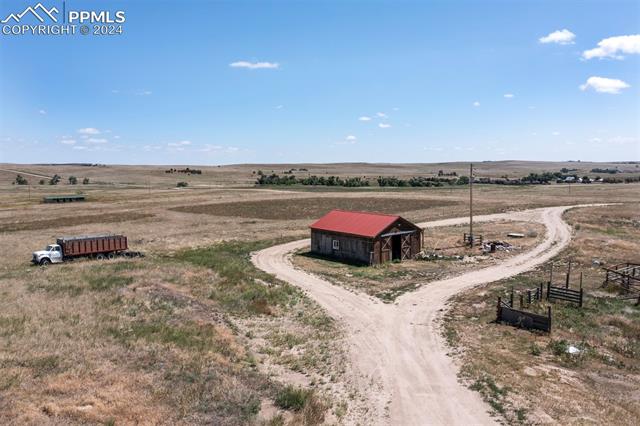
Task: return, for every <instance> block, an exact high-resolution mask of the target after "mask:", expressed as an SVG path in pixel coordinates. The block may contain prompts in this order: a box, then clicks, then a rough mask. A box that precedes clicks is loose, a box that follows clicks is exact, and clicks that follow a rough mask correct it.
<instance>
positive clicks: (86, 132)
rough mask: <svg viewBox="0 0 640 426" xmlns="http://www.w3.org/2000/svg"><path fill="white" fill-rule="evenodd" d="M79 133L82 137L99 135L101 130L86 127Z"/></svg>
mask: <svg viewBox="0 0 640 426" xmlns="http://www.w3.org/2000/svg"><path fill="white" fill-rule="evenodd" d="M78 133H80V134H81V135H99V134H100V130H98V129H96V128H94V127H85V128H84V129H78Z"/></svg>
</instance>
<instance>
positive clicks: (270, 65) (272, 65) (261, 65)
mask: <svg viewBox="0 0 640 426" xmlns="http://www.w3.org/2000/svg"><path fill="white" fill-rule="evenodd" d="M229 66H230V67H231V68H247V69H250V70H257V69H278V68H280V64H279V63H277V62H248V61H237V62H232V63H230V64H229Z"/></svg>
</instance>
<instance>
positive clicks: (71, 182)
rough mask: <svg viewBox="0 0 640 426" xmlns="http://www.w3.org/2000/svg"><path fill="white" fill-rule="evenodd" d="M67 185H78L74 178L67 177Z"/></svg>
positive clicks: (76, 179)
mask: <svg viewBox="0 0 640 426" xmlns="http://www.w3.org/2000/svg"><path fill="white" fill-rule="evenodd" d="M69 184H71V185H77V184H78V178H77V177H75V176H69Z"/></svg>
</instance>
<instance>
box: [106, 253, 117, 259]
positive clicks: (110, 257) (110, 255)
mask: <svg viewBox="0 0 640 426" xmlns="http://www.w3.org/2000/svg"><path fill="white" fill-rule="evenodd" d="M107 258H108V259H109V260H113V259H115V258H116V254H115V253H114V252H111V253H109V254H107Z"/></svg>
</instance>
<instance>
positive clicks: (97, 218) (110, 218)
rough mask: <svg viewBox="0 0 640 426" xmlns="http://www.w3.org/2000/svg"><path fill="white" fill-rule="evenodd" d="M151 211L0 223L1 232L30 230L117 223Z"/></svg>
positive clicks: (128, 220)
mask: <svg viewBox="0 0 640 426" xmlns="http://www.w3.org/2000/svg"><path fill="white" fill-rule="evenodd" d="M153 216H154V215H153V214H151V213H136V212H113V213H109V214H96V215H86V216H66V217H60V218H56V219H43V220H32V221H29V222H10V223H2V224H0V232H16V231H29V230H36V229H48V228H60V227H63V226H76V225H86V224H88V223H116V222H131V221H134V220H139V219H145V218H148V217H153Z"/></svg>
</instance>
